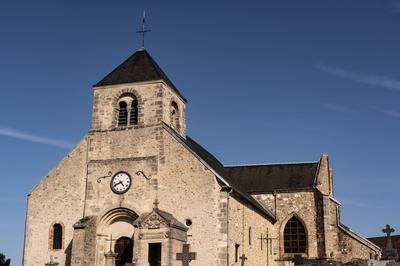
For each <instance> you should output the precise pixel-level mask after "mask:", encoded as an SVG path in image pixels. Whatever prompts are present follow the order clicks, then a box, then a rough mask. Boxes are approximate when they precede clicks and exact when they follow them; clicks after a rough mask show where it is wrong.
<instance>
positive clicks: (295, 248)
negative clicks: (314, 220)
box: [283, 217, 307, 253]
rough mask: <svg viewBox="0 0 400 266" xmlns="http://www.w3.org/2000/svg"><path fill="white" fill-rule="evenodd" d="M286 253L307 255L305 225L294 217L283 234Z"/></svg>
mask: <svg viewBox="0 0 400 266" xmlns="http://www.w3.org/2000/svg"><path fill="white" fill-rule="evenodd" d="M283 237H284V248H285V253H306V248H307V237H306V231H305V229H304V226H303V224H302V223H301V222H300V221H299V219H297V218H296V217H292V218H291V219H290V220H289V221H288V222H287V224H286V226H285V230H284V233H283Z"/></svg>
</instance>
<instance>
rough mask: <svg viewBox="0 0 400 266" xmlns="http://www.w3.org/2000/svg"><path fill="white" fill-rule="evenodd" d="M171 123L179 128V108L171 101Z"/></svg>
mask: <svg viewBox="0 0 400 266" xmlns="http://www.w3.org/2000/svg"><path fill="white" fill-rule="evenodd" d="M171 125H172V126H173V127H175V128H176V129H180V122H179V108H178V104H177V103H176V102H172V103H171Z"/></svg>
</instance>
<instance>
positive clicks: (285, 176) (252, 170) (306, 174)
mask: <svg viewBox="0 0 400 266" xmlns="http://www.w3.org/2000/svg"><path fill="white" fill-rule="evenodd" d="M317 171H318V162H310V163H287V164H264V165H243V166H227V167H225V172H226V176H227V177H228V178H229V179H230V180H233V181H234V182H236V183H237V184H238V185H240V186H241V187H242V188H243V189H244V190H245V191H247V192H249V193H261V192H273V191H274V190H277V191H282V190H299V189H311V188H313V187H314V180H315V177H316V175H317Z"/></svg>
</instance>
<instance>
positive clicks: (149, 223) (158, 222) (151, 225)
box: [142, 212, 167, 229]
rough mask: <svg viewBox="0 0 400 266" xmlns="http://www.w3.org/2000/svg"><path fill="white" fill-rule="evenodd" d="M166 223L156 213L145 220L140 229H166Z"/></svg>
mask: <svg viewBox="0 0 400 266" xmlns="http://www.w3.org/2000/svg"><path fill="white" fill-rule="evenodd" d="M166 226H167V223H166V221H165V220H164V219H163V218H162V217H161V216H160V215H158V214H157V213H155V212H153V213H151V215H150V216H149V217H147V218H146V220H144V221H143V223H142V228H147V229H159V228H161V227H166Z"/></svg>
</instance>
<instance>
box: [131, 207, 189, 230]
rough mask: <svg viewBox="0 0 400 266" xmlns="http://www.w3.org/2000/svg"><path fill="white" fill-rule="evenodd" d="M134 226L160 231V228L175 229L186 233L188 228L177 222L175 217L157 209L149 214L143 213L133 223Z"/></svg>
mask: <svg viewBox="0 0 400 266" xmlns="http://www.w3.org/2000/svg"><path fill="white" fill-rule="evenodd" d="M134 226H135V227H138V228H140V229H149V230H152V229H160V228H176V229H179V230H182V231H184V232H186V231H187V230H188V228H187V227H186V226H185V225H184V224H182V223H181V222H179V221H178V220H177V219H175V217H174V216H173V215H172V214H170V213H168V212H165V211H162V210H160V209H158V208H153V210H152V211H151V212H148V213H143V214H142V215H140V216H139V218H138V219H137V220H136V221H135V222H134Z"/></svg>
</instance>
